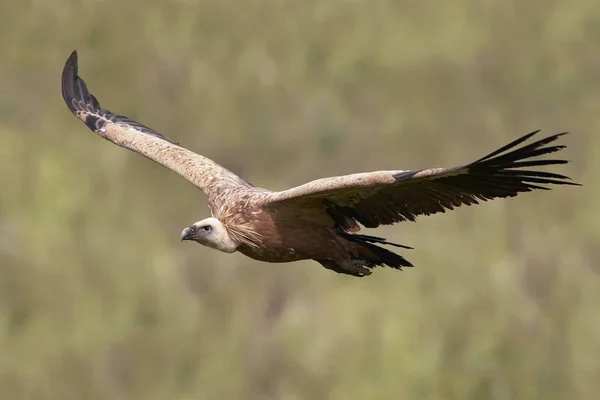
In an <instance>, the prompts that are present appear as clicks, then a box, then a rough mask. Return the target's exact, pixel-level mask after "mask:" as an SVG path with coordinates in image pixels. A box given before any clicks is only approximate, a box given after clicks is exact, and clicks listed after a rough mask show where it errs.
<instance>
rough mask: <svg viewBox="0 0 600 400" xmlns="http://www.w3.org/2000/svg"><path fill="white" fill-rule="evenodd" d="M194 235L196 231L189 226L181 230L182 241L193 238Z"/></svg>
mask: <svg viewBox="0 0 600 400" xmlns="http://www.w3.org/2000/svg"><path fill="white" fill-rule="evenodd" d="M193 236H194V232H193V231H192V230H191V229H190V228H189V227H187V228H185V229H184V230H182V231H181V241H184V240H191V239H192V238H193Z"/></svg>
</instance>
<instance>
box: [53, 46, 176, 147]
mask: <svg viewBox="0 0 600 400" xmlns="http://www.w3.org/2000/svg"><path fill="white" fill-rule="evenodd" d="M61 89H62V96H63V99H64V101H65V103H66V104H67V107H69V110H71V112H72V113H73V114H75V115H76V116H77V117H79V118H81V119H82V120H83V122H84V123H85V124H86V126H87V127H88V128H90V129H91V130H92V131H94V132H97V131H98V130H99V129H101V128H102V127H103V126H104V125H105V124H106V123H107V122H113V123H123V124H127V125H129V126H130V127H132V128H134V129H136V130H138V131H140V132H142V133H146V134H149V135H152V136H155V137H158V138H160V139H162V140H164V141H167V142H169V143H172V144H176V145H178V143H177V142H175V141H173V140H171V139H169V138H168V137H166V136H164V135H161V134H160V133H158V132H156V131H155V130H153V129H151V128H149V127H147V126H145V125H143V124H140V123H138V122H136V121H134V120H132V119H129V118H127V117H125V116H123V115H118V114H114V113H112V112H110V111H108V110H104V109H102V107H100V102H99V101H98V99H97V98H96V97H95V96H94V95H93V94H91V93H90V92H89V90H88V88H87V85H86V84H85V82H84V81H83V79H81V78H80V77H79V75H78V57H77V50H73V52H72V53H71V55H70V56H69V58H67V61H66V62H65V66H64V68H63V72H62V80H61ZM76 103H77V106H76ZM78 107H79V108H78ZM82 111H83V112H85V116H84V117H83V118H82V117H81V115H80V114H77V113H81V112H82ZM92 114H94V115H92Z"/></svg>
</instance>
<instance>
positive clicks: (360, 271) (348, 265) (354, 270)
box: [336, 259, 371, 276]
mask: <svg viewBox="0 0 600 400" xmlns="http://www.w3.org/2000/svg"><path fill="white" fill-rule="evenodd" d="M336 263H337V265H338V266H339V267H340V269H341V270H342V271H344V273H346V274H349V275H353V276H367V275H371V270H370V269H369V268H366V267H365V265H367V262H366V261H365V260H355V259H352V260H337V261H336Z"/></svg>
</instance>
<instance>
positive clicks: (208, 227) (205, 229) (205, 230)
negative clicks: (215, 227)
mask: <svg viewBox="0 0 600 400" xmlns="http://www.w3.org/2000/svg"><path fill="white" fill-rule="evenodd" d="M202 229H204V232H210V231H212V227H211V226H210V225H206V226H203V227H202Z"/></svg>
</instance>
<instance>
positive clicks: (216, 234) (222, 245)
mask: <svg viewBox="0 0 600 400" xmlns="http://www.w3.org/2000/svg"><path fill="white" fill-rule="evenodd" d="M181 240H193V241H194V242H198V243H200V244H201V245H204V246H207V247H211V248H213V249H217V250H221V251H223V252H225V253H233V252H234V251H236V250H237V248H238V246H239V243H237V242H235V241H234V240H233V239H231V236H230V235H229V233H228V232H227V229H226V228H225V226H224V225H223V224H222V223H221V221H219V220H218V219H216V218H206V219H203V220H202V221H198V222H196V223H194V224H192V225H191V226H189V227H187V228H185V229H184V230H183V231H182V232H181Z"/></svg>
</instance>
